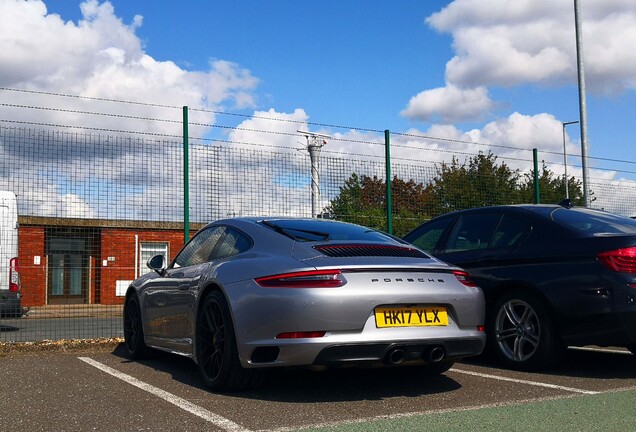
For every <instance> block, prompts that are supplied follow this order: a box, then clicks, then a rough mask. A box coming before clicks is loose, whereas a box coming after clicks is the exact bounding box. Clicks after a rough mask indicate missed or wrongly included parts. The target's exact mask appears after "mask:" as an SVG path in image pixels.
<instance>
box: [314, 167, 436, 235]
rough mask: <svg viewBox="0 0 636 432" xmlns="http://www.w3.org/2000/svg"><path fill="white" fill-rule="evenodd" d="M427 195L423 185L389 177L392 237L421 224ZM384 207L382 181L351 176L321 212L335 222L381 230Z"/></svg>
mask: <svg viewBox="0 0 636 432" xmlns="http://www.w3.org/2000/svg"><path fill="white" fill-rule="evenodd" d="M428 195H429V193H428V191H427V189H426V187H424V185H423V184H421V183H416V182H415V181H414V180H409V181H404V180H402V179H400V178H398V177H397V176H396V177H393V180H392V182H391V203H392V209H393V233H394V234H395V235H398V236H400V235H404V234H406V233H407V232H408V231H410V230H411V229H413V228H415V227H416V226H417V225H418V224H419V223H421V222H422V220H423V218H422V216H421V215H422V212H423V209H424V208H425V207H426V203H427V202H428V200H429V198H428ZM386 205H387V204H386V182H385V181H384V180H382V179H379V178H378V177H377V176H373V177H370V176H366V175H362V176H358V175H357V174H355V173H354V174H352V175H351V177H349V179H347V180H346V181H345V184H344V186H342V187H340V194H339V195H338V196H337V197H336V198H334V199H333V200H331V202H330V204H329V205H328V206H327V207H326V208H325V212H326V213H327V214H328V215H329V216H330V217H333V218H335V219H339V220H343V221H347V222H353V223H358V224H361V225H365V226H368V227H370V228H374V229H378V230H382V231H385V230H386Z"/></svg>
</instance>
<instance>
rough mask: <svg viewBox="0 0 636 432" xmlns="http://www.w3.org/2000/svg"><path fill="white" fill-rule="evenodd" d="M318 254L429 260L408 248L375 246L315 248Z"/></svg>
mask: <svg viewBox="0 0 636 432" xmlns="http://www.w3.org/2000/svg"><path fill="white" fill-rule="evenodd" d="M314 249H316V250H317V251H318V252H320V253H322V254H324V255H327V256H330V257H342V258H354V257H397V258H429V257H428V256H427V255H426V254H424V253H423V252H421V251H419V250H417V249H413V248H410V247H408V246H395V245H374V244H339V245H319V246H314Z"/></svg>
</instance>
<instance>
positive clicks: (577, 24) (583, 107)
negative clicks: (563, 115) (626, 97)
mask: <svg viewBox="0 0 636 432" xmlns="http://www.w3.org/2000/svg"><path fill="white" fill-rule="evenodd" d="M574 28H575V33H576V59H577V68H576V69H577V72H578V77H579V119H580V126H581V166H582V167H583V201H584V205H585V207H589V206H590V202H591V201H590V188H589V185H588V180H589V177H590V168H589V166H588V149H589V148H588V143H587V103H586V100H585V69H584V68H583V35H582V32H583V30H582V28H581V12H580V9H579V0H574Z"/></svg>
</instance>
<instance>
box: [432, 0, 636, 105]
mask: <svg viewBox="0 0 636 432" xmlns="http://www.w3.org/2000/svg"><path fill="white" fill-rule="evenodd" d="M580 10H581V15H582V28H583V33H582V36H583V48H584V59H585V65H586V78H587V82H588V85H589V87H590V89H591V90H592V91H597V92H615V91H624V90H626V89H636V78H634V77H635V76H636V51H635V50H632V49H628V48H627V47H632V46H634V45H635V44H636V4H635V3H634V2H633V1H629V0H588V1H585V2H581V4H580ZM426 21H427V23H428V24H429V25H430V26H432V27H433V28H435V29H436V30H438V31H440V32H444V33H450V34H451V35H452V37H453V46H454V48H455V51H456V55H455V57H454V58H453V59H451V60H450V61H449V62H448V64H447V68H446V79H447V81H448V82H449V83H451V84H454V85H458V86H465V87H477V86H484V85H485V86H510V85H518V84H523V83H542V84H553V83H562V82H564V81H569V82H574V81H575V80H576V45H575V42H576V41H575V33H574V7H573V2H571V1H570V2H554V1H552V0H516V1H507V2H502V1H501V0H481V1H479V2H475V1H471V0H455V1H454V2H452V3H451V4H450V5H448V6H447V7H445V8H444V9H442V10H441V11H440V12H438V13H435V14H433V15H431V16H430V17H429V18H427V20H426Z"/></svg>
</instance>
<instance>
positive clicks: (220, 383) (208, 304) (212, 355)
mask: <svg viewBox="0 0 636 432" xmlns="http://www.w3.org/2000/svg"><path fill="white" fill-rule="evenodd" d="M196 356H197V364H198V367H199V373H200V374H201V377H202V378H203V381H204V383H205V384H206V385H207V386H208V387H210V388H211V389H212V390H214V391H221V392H229V391H236V390H243V389H246V388H250V387H254V386H255V385H257V384H258V383H259V382H260V376H261V375H262V372H261V370H260V369H245V368H243V367H242V366H241V362H240V360H239V355H238V349H237V347H236V337H235V336H234V326H233V325H232V317H231V315H230V311H229V308H228V306H227V301H226V300H225V297H224V296H223V294H222V293H221V292H220V291H212V292H211V293H210V294H209V295H208V296H207V297H206V298H205V299H204V300H203V304H202V305H201V307H200V309H199V314H198V317H197V335H196Z"/></svg>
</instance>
